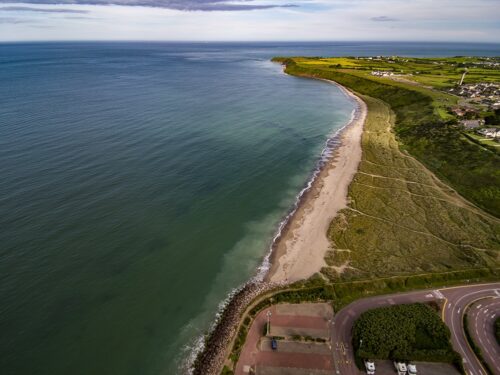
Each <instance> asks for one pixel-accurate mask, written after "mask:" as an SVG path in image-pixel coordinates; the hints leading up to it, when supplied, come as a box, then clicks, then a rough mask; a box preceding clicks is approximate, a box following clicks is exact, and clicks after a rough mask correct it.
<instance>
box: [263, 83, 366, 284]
mask: <svg viewBox="0 0 500 375" xmlns="http://www.w3.org/2000/svg"><path fill="white" fill-rule="evenodd" d="M327 82H330V83H333V84H335V83H334V82H331V81H327ZM339 87H340V88H341V89H342V90H343V91H344V92H345V93H346V95H349V96H350V97H351V98H352V99H353V100H354V101H355V102H356V109H355V111H354V115H353V117H352V119H351V122H350V123H349V124H348V125H347V126H346V127H344V129H343V130H342V132H341V133H340V145H339V146H338V147H337V148H336V149H335V151H334V155H333V156H331V157H330V158H329V159H328V160H327V161H326V163H325V164H324V166H323V167H322V168H321V169H320V171H319V174H318V175H317V177H316V178H315V179H314V180H313V182H312V185H311V187H310V189H309V190H308V191H307V192H306V193H305V194H304V196H303V197H302V201H301V202H300V204H299V206H298V207H297V210H296V211H295V212H294V214H293V215H292V217H290V219H289V221H288V223H287V225H286V227H285V228H283V230H282V232H281V236H279V238H277V239H276V241H275V243H274V245H273V251H272V254H271V260H270V261H271V267H270V270H269V272H268V274H267V275H266V277H265V280H266V281H269V282H273V283H279V282H285V283H291V282H295V281H298V280H302V279H307V278H309V277H310V276H312V275H314V274H315V273H316V272H319V271H320V270H321V267H323V266H325V265H326V264H325V261H324V257H325V254H326V252H327V250H328V249H329V248H330V247H331V243H330V241H329V239H328V237H327V232H328V228H329V226H330V223H331V221H332V220H333V218H334V217H335V215H337V213H338V212H339V211H340V210H341V209H343V208H345V207H347V203H348V202H347V194H348V188H349V184H350V183H351V181H352V179H353V177H354V175H355V174H356V171H357V169H358V165H359V163H360V161H361V154H362V150H361V135H362V133H363V125H364V122H365V119H366V112H367V109H366V104H365V103H364V102H363V101H362V100H361V99H360V98H359V97H357V96H355V95H354V94H353V93H352V92H350V91H348V90H347V89H345V88H344V87H342V86H340V85H339Z"/></svg>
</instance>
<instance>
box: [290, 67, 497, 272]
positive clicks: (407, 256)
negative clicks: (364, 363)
mask: <svg viewBox="0 0 500 375" xmlns="http://www.w3.org/2000/svg"><path fill="white" fill-rule="evenodd" d="M306 60H307V59H304V58H300V59H299V61H306ZM301 64H302V63H295V62H293V61H292V63H290V60H288V61H287V72H289V73H291V74H296V75H303V76H311V77H317V78H327V79H331V80H335V81H337V82H339V83H341V84H343V85H345V86H347V87H349V88H351V89H352V90H354V91H356V92H357V93H358V95H360V96H361V97H362V99H363V100H364V101H365V102H366V104H367V106H368V116H367V120H366V123H365V132H364V133H363V137H362V147H363V155H362V161H361V163H360V166H359V170H358V173H357V174H356V176H355V178H354V180H353V182H352V183H351V185H350V188H349V201H350V204H349V207H348V208H346V209H344V210H342V211H341V212H340V214H339V215H338V216H337V217H336V218H335V219H334V221H333V222H332V224H331V227H330V230H329V237H330V238H331V240H332V242H333V247H332V250H330V251H329V253H328V254H327V256H326V257H325V261H326V263H327V265H328V266H327V267H324V268H323V269H322V274H323V276H324V277H326V279H328V280H329V281H336V280H346V279H347V280H348V279H359V278H363V279H366V278H371V277H382V276H387V275H402V274H413V273H422V272H443V271H448V270H456V269H466V268H470V267H478V268H480V267H495V266H498V264H499V261H500V257H499V254H500V252H499V250H500V220H499V219H498V218H497V217H495V216H494V215H496V216H499V213H500V163H499V162H500V159H499V157H498V155H497V153H495V152H492V151H491V150H488V149H486V148H484V147H481V146H480V145H478V144H475V143H473V142H471V141H470V140H467V139H466V138H465V137H463V135H462V133H461V132H460V131H459V130H457V129H456V128H455V127H454V126H453V125H449V124H447V123H445V122H443V120H442V119H440V115H439V108H440V107H442V106H444V104H443V103H445V101H446V100H448V98H447V97H448V96H449V95H447V94H444V93H441V92H437V91H433V90H428V89H425V88H423V87H421V86H418V87H417V86H415V87H416V89H415V87H414V86H411V88H408V86H409V85H405V84H404V83H401V82H396V83H395V84H390V85H389V84H386V83H379V82H375V81H374V80H372V79H367V78H362V77H360V76H358V74H357V73H356V74H347V73H345V72H343V71H342V72H340V71H336V70H334V69H333V68H330V67H329V66H328V65H327V66H326V68H324V69H319V70H318V69H316V68H315V69H313V70H310V68H307V67H306V65H301ZM318 65H319V64H317V61H315V63H314V64H311V66H315V67H316V66H318ZM428 92H430V94H429V93H428ZM362 94H363V95H362ZM393 129H396V132H393V131H392V130H393ZM412 154H413V155H414V156H416V157H417V158H414V157H413V156H412ZM417 159H419V160H417ZM424 164H425V166H427V167H429V169H430V170H431V171H432V172H434V173H435V174H434V173H432V172H431V171H429V169H428V168H426V167H425V166H424ZM436 175H437V176H439V178H438V177H436ZM442 180H444V181H445V182H447V183H448V184H450V185H452V187H450V186H449V185H448V184H445V183H443V182H442ZM457 191H458V192H459V193H460V194H459V193H457ZM462 195H463V196H466V197H468V198H469V199H470V200H471V201H473V202H474V203H475V204H472V203H469V202H468V201H467V200H465V199H463V197H462ZM477 206H481V207H482V208H485V209H487V210H488V211H489V212H491V214H494V215H490V214H488V213H486V212H485V211H483V210H482V209H481V208H479V207H477Z"/></svg>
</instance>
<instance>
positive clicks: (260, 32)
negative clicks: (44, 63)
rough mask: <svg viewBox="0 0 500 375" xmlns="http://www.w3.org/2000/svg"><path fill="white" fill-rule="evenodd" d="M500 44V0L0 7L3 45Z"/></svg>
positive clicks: (27, 3) (133, 1) (59, 1)
mask: <svg viewBox="0 0 500 375" xmlns="http://www.w3.org/2000/svg"><path fill="white" fill-rule="evenodd" d="M47 40H51V41H52V40H154V41H157V40H161V41H358V40H362V41H377V40H378V41H450V42H489V43H491V42H493V43H500V0H22V1H21V0H20V1H19V2H16V1H15V0H0V41H47Z"/></svg>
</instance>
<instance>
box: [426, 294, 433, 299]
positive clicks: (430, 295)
mask: <svg viewBox="0 0 500 375" xmlns="http://www.w3.org/2000/svg"><path fill="white" fill-rule="evenodd" d="M432 297H434V294H432V293H429V294H426V295H425V298H432Z"/></svg>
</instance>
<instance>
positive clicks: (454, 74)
mask: <svg viewBox="0 0 500 375" xmlns="http://www.w3.org/2000/svg"><path fill="white" fill-rule="evenodd" d="M295 60H296V61H297V62H300V63H301V64H303V65H304V66H312V67H314V68H317V67H318V66H321V67H328V68H335V69H349V70H357V71H359V72H360V73H364V74H366V75H369V74H370V72H371V71H372V70H379V71H388V72H393V73H395V74H398V75H402V76H403V77H404V78H405V79H407V80H410V81H413V82H416V83H420V84H422V85H426V86H432V87H435V88H447V87H452V86H453V85H455V84H456V83H457V82H459V81H460V78H461V77H462V73H463V72H464V71H465V70H466V69H467V75H466V77H465V80H464V83H477V82H499V81H500V69H499V68H498V67H493V66H487V65H485V64H487V63H491V62H492V61H497V62H498V61H499V60H498V58H497V59H495V60H491V59H488V58H484V57H446V58H414V57H400V56H392V57H382V56H380V57H372V58H367V57H364V58H363V57H358V58H356V57H332V58H322V57H318V58H304V59H300V58H297V59H295Z"/></svg>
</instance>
